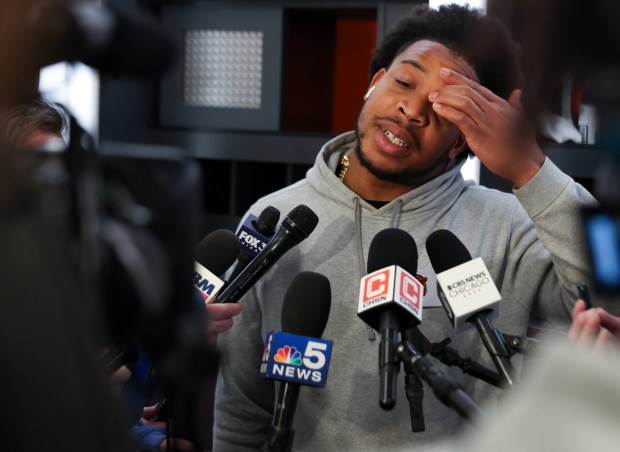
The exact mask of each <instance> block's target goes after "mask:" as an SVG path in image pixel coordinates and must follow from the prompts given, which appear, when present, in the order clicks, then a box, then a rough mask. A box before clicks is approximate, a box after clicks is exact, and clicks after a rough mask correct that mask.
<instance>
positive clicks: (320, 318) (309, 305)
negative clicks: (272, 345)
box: [281, 271, 332, 338]
mask: <svg viewBox="0 0 620 452" xmlns="http://www.w3.org/2000/svg"><path fill="white" fill-rule="evenodd" d="M331 301H332V293H331V285H330V284H329V280H328V279H327V277H325V276H324V275H322V274H320V273H315V272H309V271H303V272H301V273H299V274H298V275H297V276H296V277H295V279H293V282H291V285H290V286H289V287H288V289H287V291H286V295H285V296H284V301H283V302H282V313H281V325H282V331H283V332H285V333H291V334H298V335H301V336H309V337H317V338H319V337H321V336H322V335H323V331H324V330H325V326H326V325H327V319H328V318H329V310H330V308H331Z"/></svg>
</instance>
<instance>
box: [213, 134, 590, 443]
mask: <svg viewBox="0 0 620 452" xmlns="http://www.w3.org/2000/svg"><path fill="white" fill-rule="evenodd" d="M354 144H355V140H354V135H353V133H346V134H343V135H340V136H338V137H336V138H334V139H333V140H331V141H330V142H328V143H327V144H326V145H325V146H324V147H323V149H322V150H321V152H320V153H319V155H318V156H317V159H316V162H315V164H314V166H313V167H312V168H311V169H310V170H309V171H308V173H307V177H306V178H305V179H303V180H301V181H299V182H298V183H296V184H294V185H291V186H289V187H287V188H284V189H282V190H280V191H278V192H275V193H273V194H271V195H269V196H266V197H264V198H262V199H260V200H259V201H257V202H256V203H255V204H254V205H253V206H252V207H251V208H250V213H253V214H254V215H258V214H259V213H260V212H261V211H262V209H264V208H265V207H267V206H273V207H276V208H278V209H279V210H280V212H282V215H285V214H286V213H288V212H289V211H290V210H292V209H293V208H294V207H295V206H297V205H299V204H306V205H307V206H308V207H310V208H311V209H312V210H313V211H314V212H315V213H316V214H317V215H318V217H319V224H318V226H317V228H316V229H315V230H314V232H313V233H312V234H311V235H310V237H309V238H308V239H306V240H305V241H303V242H302V243H301V244H299V245H298V246H296V247H294V248H293V249H291V250H290V251H289V252H288V253H287V254H285V255H284V256H283V257H282V258H281V259H280V260H279V261H278V262H277V263H276V264H275V265H274V267H273V268H271V269H270V270H269V271H268V272H267V273H266V274H265V275H264V276H263V277H262V278H261V279H260V281H259V282H258V283H257V284H256V285H255V286H254V287H253V288H252V289H251V290H250V291H249V292H248V294H246V296H245V297H244V298H243V299H242V300H241V302H242V303H243V304H244V305H245V307H244V311H243V312H242V313H241V315H240V316H238V317H237V318H236V319H235V325H234V327H233V328H232V329H231V330H229V331H228V332H226V333H224V334H222V335H221V336H220V338H219V341H218V347H219V348H220V350H221V353H222V356H223V358H222V363H221V368H220V375H219V377H218V385H217V391H216V406H215V426H214V451H228V450H231V451H239V450H256V449H258V448H260V446H262V445H263V444H264V442H265V439H266V430H267V426H268V425H269V424H270V423H271V420H272V413H273V408H274V401H275V400H276V398H277V391H276V389H277V385H274V383H273V382H271V381H269V380H263V379H261V378H260V377H259V376H258V371H259V364H260V359H261V356H262V347H263V343H264V339H265V335H266V334H267V333H268V332H269V331H273V330H279V329H280V311H281V306H282V300H283V298H284V294H285V292H286V289H287V288H288V285H289V284H290V282H291V281H292V279H293V278H294V277H295V275H296V274H297V273H299V272H300V271H304V270H309V271H315V272H318V273H321V274H323V275H325V276H327V277H328V279H329V281H330V283H331V287H332V306H331V311H330V316H329V321H328V323H327V327H326V329H325V332H324V334H323V338H325V339H331V340H333V341H334V345H333V354H332V359H331V365H330V368H329V375H328V381H327V385H326V387H325V388H322V389H315V388H311V387H303V388H302V389H301V391H300V397H299V403H298V406H297V410H296V414H295V432H296V433H295V441H294V444H293V447H294V449H295V450H297V451H327V450H334V451H343V450H355V451H360V450H369V451H370V450H389V449H398V448H403V447H405V448H406V447H409V446H410V447H411V448H412V449H413V448H415V447H416V446H418V445H423V444H428V443H429V442H432V441H437V440H440V439H444V438H445V437H446V435H449V434H452V433H454V432H455V431H456V430H457V429H458V428H459V427H460V426H461V419H460V418H459V416H458V414H457V413H456V412H455V411H452V410H451V409H450V408H448V407H446V406H444V405H443V404H442V403H441V402H439V401H438V400H437V399H436V398H435V396H434V394H433V393H432V390H430V388H428V386H426V389H425V395H424V418H425V421H426V430H425V431H424V432H417V433H413V432H412V431H411V423H410V414H409V405H408V403H407V399H406V397H405V393H404V377H403V376H402V375H399V378H398V392H397V403H396V407H395V408H394V409H392V410H390V411H384V410H382V409H381V408H380V407H379V403H378V400H379V373H378V347H379V337H378V335H377V336H376V337H375V335H373V334H369V329H368V327H367V326H366V325H365V324H364V322H362V321H361V320H360V319H359V318H358V316H357V298H358V292H359V283H360V278H361V277H362V276H363V275H364V274H365V266H366V262H365V259H366V258H367V255H368V248H369V245H370V242H371V241H372V239H373V238H374V236H375V235H376V234H377V233H378V232H379V231H380V230H382V229H385V228H387V227H399V228H401V229H403V230H405V231H407V232H408V233H410V234H411V235H412V236H413V238H414V239H415V241H416V243H417V245H418V253H419V260H418V269H419V270H420V271H419V272H420V273H421V272H424V271H425V270H426V271H427V272H429V273H431V272H432V267H431V265H430V262H429V259H428V256H427V254H426V250H425V247H424V244H425V242H426V238H427V237H428V236H429V234H430V233H432V232H433V231H435V230H437V229H448V230H450V231H452V232H453V233H454V234H455V235H456V236H457V237H458V238H459V239H460V240H461V241H462V242H463V244H464V245H465V246H466V247H467V249H468V250H469V252H470V253H471V255H472V256H473V257H477V256H481V257H482V258H483V260H484V262H485V263H486V266H487V267H488V269H489V271H490V272H491V275H492V277H493V280H494V281H495V283H496V285H497V286H498V288H499V290H500V293H501V295H502V302H501V314H500V317H499V318H498V319H497V320H496V321H494V325H495V326H496V327H497V328H498V329H499V330H501V331H502V332H504V333H507V334H515V335H525V334H526V331H527V327H528V325H529V324H538V325H555V326H558V327H562V326H566V325H567V324H568V322H569V321H570V311H571V309H572V305H573V302H574V300H576V299H577V294H576V291H575V290H574V288H575V285H576V284H577V283H578V282H580V281H582V280H584V279H585V278H586V258H585V254H584V248H583V246H582V244H581V240H580V234H581V232H580V225H579V216H578V209H579V207H580V206H581V205H583V204H584V203H593V202H594V199H593V197H592V196H591V195H590V194H589V193H588V192H587V191H586V190H585V189H583V188H582V187H581V186H580V185H578V184H576V183H575V182H574V181H573V180H572V179H571V178H570V177H569V176H567V175H565V174H564V173H562V172H561V171H560V170H559V169H558V168H557V167H556V166H555V165H554V164H553V163H552V162H551V161H550V160H548V159H547V160H545V163H544V165H543V167H542V168H541V169H540V171H539V172H538V174H537V175H536V176H535V177H534V178H533V179H532V180H531V181H530V182H529V183H528V184H526V185H525V186H524V187H522V188H520V189H519V190H515V192H514V195H513V194H507V193H502V192H499V191H496V190H490V189H487V188H485V187H481V186H479V185H476V184H475V182H473V181H465V180H464V179H463V177H462V176H461V173H460V166H461V165H455V166H454V167H452V168H450V169H448V170H447V171H446V172H445V173H444V174H442V175H440V176H438V177H436V178H435V179H433V180H431V181H430V182H428V183H426V184H425V185H423V186H421V187H419V188H416V189H415V190H412V191H410V192H409V193H407V194H405V195H403V196H400V197H399V198H397V199H395V200H393V201H391V202H390V203H388V204H387V205H385V206H383V207H381V208H380V209H375V208H374V207H372V206H371V205H370V204H368V203H367V202H365V201H364V200H363V199H360V198H359V196H358V195H356V194H355V193H354V192H352V191H351V190H349V189H348V188H347V187H346V186H345V185H344V184H343V183H342V182H340V181H339V180H338V178H337V177H336V175H335V174H334V172H335V169H336V166H337V164H338V162H339V161H340V158H341V156H342V155H343V154H344V153H347V154H350V153H351V152H352V151H353V147H354ZM420 330H421V331H422V333H423V334H424V335H425V336H426V337H427V338H428V339H429V340H430V341H431V342H439V341H441V340H442V339H444V338H451V339H452V343H451V346H453V347H454V348H456V349H458V350H459V352H460V354H461V355H462V356H469V357H471V358H472V359H474V360H475V361H478V362H480V363H482V364H485V365H486V366H487V367H489V368H493V364H492V362H491V360H490V359H489V357H488V353H487V351H486V349H485V348H484V346H483V345H482V341H481V340H480V338H479V336H478V334H477V332H476V331H475V330H469V331H466V332H464V333H462V334H461V333H459V334H458V335H455V334H454V331H453V329H452V327H451V325H450V323H449V321H448V318H447V316H446V314H445V312H444V311H443V309H442V308H441V307H435V308H425V309H424V314H423V322H422V324H421V325H420ZM430 359H431V360H432V361H433V362H434V363H435V364H437V366H438V367H439V368H440V369H441V370H442V371H444V372H445V373H447V374H449V375H450V376H451V377H453V378H454V379H456V380H457V381H458V382H460V383H461V384H462V385H463V387H464V388H465V390H466V391H467V392H468V394H469V395H470V396H471V397H472V398H473V399H474V400H475V401H477V402H478V403H480V404H481V405H483V407H484V408H485V409H486V410H487V411H489V412H493V410H494V409H495V407H496V406H497V402H498V401H500V402H501V397H499V398H498V397H497V396H498V395H500V394H502V391H500V390H498V389H496V388H494V387H492V386H490V385H489V384H487V383H485V382H482V381H479V380H476V379H474V378H473V377H470V376H467V375H464V374H462V372H461V371H460V369H457V368H447V367H445V366H444V365H442V364H441V363H439V362H437V361H436V360H435V359H434V358H430ZM515 361H518V360H515ZM517 367H518V363H517ZM401 374H403V375H404V372H402V370H401Z"/></svg>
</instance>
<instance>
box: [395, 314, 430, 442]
mask: <svg viewBox="0 0 620 452" xmlns="http://www.w3.org/2000/svg"><path fill="white" fill-rule="evenodd" d="M401 337H402V338H403V340H404V341H407V342H409V343H411V344H412V345H413V346H414V347H415V348H416V350H421V351H422V354H424V355H426V353H427V350H428V349H429V348H430V347H429V345H430V343H429V341H428V339H427V338H426V336H424V335H423V334H422V332H421V331H420V330H419V329H418V327H417V325H416V326H413V327H411V328H409V329H407V330H405V331H403V332H401ZM405 395H406V396H407V401H408V402H409V414H410V417H411V431H412V432H423V431H424V430H425V429H426V425H425V422H424V405H423V404H422V402H423V400H424V385H423V384H422V379H421V378H420V377H419V375H416V374H414V373H410V372H407V373H405Z"/></svg>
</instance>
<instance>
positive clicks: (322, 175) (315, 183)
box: [306, 132, 475, 216]
mask: <svg viewBox="0 0 620 452" xmlns="http://www.w3.org/2000/svg"><path fill="white" fill-rule="evenodd" d="M354 148H355V133H354V132H346V133H344V134H341V135H338V136H337V137H335V138H333V139H332V140H330V141H328V142H327V143H325V145H324V146H323V147H322V148H321V151H320V152H319V154H318V155H317V158H316V162H315V165H314V166H313V167H312V168H311V169H310V170H309V171H308V173H307V175H306V176H307V180H308V182H309V183H310V185H311V186H312V187H313V188H314V189H316V190H317V191H319V192H321V193H322V194H323V195H325V196H327V197H329V198H331V199H333V200H334V201H336V202H338V203H340V204H342V205H344V206H347V207H349V208H350V209H353V210H354V209H355V200H356V199H358V200H359V203H360V205H361V207H362V208H365V209H367V210H370V211H372V212H375V214H377V215H382V216H391V215H392V214H393V213H394V212H393V211H394V209H397V210H400V211H401V213H405V212H409V211H417V212H416V214H425V213H429V214H430V213H432V212H433V211H435V210H437V209H440V208H441V207H442V206H444V207H445V206H446V205H449V204H452V203H453V202H455V201H456V200H457V199H458V196H459V194H460V193H461V192H462V191H463V190H464V189H465V188H466V187H468V186H470V185H475V182H473V181H465V180H464V179H463V176H462V175H461V167H462V166H463V165H464V164H465V159H463V160H462V161H460V162H458V163H457V164H455V165H453V166H452V167H450V168H449V169H448V170H447V171H446V172H444V173H443V174H441V175H439V176H437V177H436V178H434V179H433V180H431V181H429V182H427V183H426V184H424V185H422V186H420V187H418V188H415V189H413V190H411V191H409V192H407V193H405V194H404V195H402V196H399V197H398V198H395V199H393V200H392V201H391V202H389V203H388V204H386V205H385V206H383V207H381V208H379V209H375V208H374V207H373V206H371V205H370V204H368V203H367V202H366V201H364V200H363V199H362V198H360V197H359V196H358V195H357V194H356V193H354V192H353V191H351V190H350V189H349V188H348V187H347V186H346V185H345V184H343V183H342V182H341V181H340V180H339V179H338V177H337V176H336V174H335V171H336V167H337V166H338V163H339V162H340V159H341V158H342V156H343V155H345V154H346V155H350V154H351V153H353V152H354Z"/></svg>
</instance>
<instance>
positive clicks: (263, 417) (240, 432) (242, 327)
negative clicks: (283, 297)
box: [213, 289, 274, 451]
mask: <svg viewBox="0 0 620 452" xmlns="http://www.w3.org/2000/svg"><path fill="white" fill-rule="evenodd" d="M240 303H243V304H244V308H243V311H242V312H241V314H239V315H238V316H237V317H235V322H234V325H233V327H232V328H231V329H230V330H228V331H226V332H225V333H223V334H221V335H220V336H219V338H218V350H219V352H220V357H221V358H220V371H219V375H218V380H217V387H216V394H215V412H214V426H213V450H214V451H246V450H247V451H250V450H253V451H256V450H258V449H260V447H261V446H263V445H264V443H265V441H266V439H267V427H268V426H269V424H270V423H271V419H272V416H273V414H272V413H273V405H274V384H273V382H272V381H270V380H267V379H261V378H258V373H259V369H260V362H261V357H262V353H263V343H264V338H263V337H262V332H261V319H262V315H261V310H260V307H259V304H258V303H257V301H256V292H255V290H254V289H252V290H250V291H249V292H248V293H247V294H246V295H245V296H244V297H243V299H242V300H241V301H240Z"/></svg>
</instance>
